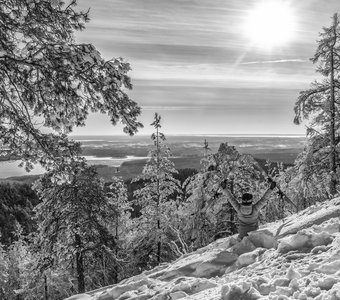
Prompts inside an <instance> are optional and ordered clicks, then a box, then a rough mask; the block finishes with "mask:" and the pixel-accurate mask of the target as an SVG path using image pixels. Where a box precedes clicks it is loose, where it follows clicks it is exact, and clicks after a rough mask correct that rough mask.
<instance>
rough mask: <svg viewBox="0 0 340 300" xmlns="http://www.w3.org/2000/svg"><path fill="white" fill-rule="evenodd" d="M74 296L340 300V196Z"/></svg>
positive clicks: (89, 299)
mask: <svg viewBox="0 0 340 300" xmlns="http://www.w3.org/2000/svg"><path fill="white" fill-rule="evenodd" d="M282 225H283V226H282ZM274 235H277V237H276V238H274ZM71 299H72V300H116V299H117V300H146V299H150V300H177V299H182V300H189V299H190V300H253V299H267V300H284V299H301V300H309V299H316V300H340V198H335V199H333V200H331V201H326V202H324V203H321V204H318V205H314V206H312V207H309V208H307V209H305V210H303V211H301V212H299V213H297V214H295V215H292V216H290V217H289V218H286V219H285V220H280V221H278V222H275V223H270V224H266V225H265V226H263V227H261V228H260V229H259V230H258V231H256V232H253V233H251V234H250V236H249V237H248V238H244V239H243V240H242V242H238V241H237V240H236V236H232V237H227V238H222V239H219V240H217V241H215V242H213V243H211V244H209V245H208V246H206V247H203V248H201V249H198V250H197V251H195V252H193V253H189V254H186V255H184V256H182V257H180V258H178V259H177V260H176V261H174V262H172V263H167V264H162V265H160V266H158V267H156V268H155V269H153V270H151V271H145V272H143V273H142V274H140V275H137V276H134V277H131V278H129V279H125V280H123V281H122V282H120V283H118V284H116V285H113V286H110V287H105V288H101V289H99V290H96V291H92V292H88V293H86V294H81V295H75V296H72V297H70V298H68V300H71Z"/></svg>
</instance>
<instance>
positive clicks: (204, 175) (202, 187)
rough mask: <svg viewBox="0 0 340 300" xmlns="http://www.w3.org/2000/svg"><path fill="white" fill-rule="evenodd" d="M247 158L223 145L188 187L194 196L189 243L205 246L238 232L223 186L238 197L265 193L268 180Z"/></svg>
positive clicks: (190, 205)
mask: <svg viewBox="0 0 340 300" xmlns="http://www.w3.org/2000/svg"><path fill="white" fill-rule="evenodd" d="M247 158H248V156H247V155H241V154H240V153H239V152H238V151H237V149H236V148H235V147H234V146H229V145H228V143H222V144H221V145H220V147H219V149H218V151H217V153H214V154H210V155H208V156H207V157H206V158H204V159H203V160H202V162H201V164H202V170H201V172H200V173H198V174H196V175H195V176H194V178H193V180H191V182H190V184H189V185H188V189H189V190H190V191H191V196H190V197H189V198H188V200H187V201H188V203H187V204H186V208H184V209H185V210H186V211H187V222H186V224H187V225H188V226H187V227H186V228H184V232H186V234H187V235H188V236H187V238H186V241H187V244H189V245H190V244H193V248H198V247H202V246H204V245H206V244H208V243H209V242H211V241H212V240H213V239H214V238H215V237H216V236H221V235H222V234H223V235H230V234H233V233H235V231H236V221H237V215H236V213H235V211H234V209H233V208H232V206H231V205H230V204H229V202H228V201H225V198H224V197H222V194H220V193H219V189H220V187H221V184H222V183H223V184H225V185H227V187H228V188H229V189H230V191H231V192H232V193H233V194H234V196H235V198H240V197H241V196H242V194H243V193H245V192H249V193H253V194H255V195H256V194H258V193H261V192H262V191H263V188H264V186H263V182H264V178H261V173H260V172H259V170H258V169H257V168H256V167H255V165H254V164H253V160H252V159H247Z"/></svg>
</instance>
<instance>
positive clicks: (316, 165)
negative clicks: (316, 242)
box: [294, 14, 340, 195]
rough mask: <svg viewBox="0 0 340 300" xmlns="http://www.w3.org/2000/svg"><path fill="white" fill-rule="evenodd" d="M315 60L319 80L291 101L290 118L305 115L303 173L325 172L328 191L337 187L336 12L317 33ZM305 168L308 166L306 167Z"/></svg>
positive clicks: (339, 56)
mask: <svg viewBox="0 0 340 300" xmlns="http://www.w3.org/2000/svg"><path fill="white" fill-rule="evenodd" d="M312 61H313V63H317V64H318V67H317V72H319V73H320V74H321V75H322V76H323V77H324V79H323V81H315V82H314V83H312V85H311V88H310V89H308V90H305V91H301V92H300V95H299V97H298V100H297V102H296V104H295V107H294V110H295V119H294V122H295V123H296V124H299V123H300V122H301V121H302V119H309V121H310V124H309V128H308V129H307V135H308V137H309V142H308V145H307V147H306V149H305V152H306V154H305V158H306V160H305V161H303V160H299V162H300V163H302V164H304V169H305V170H304V172H305V175H306V176H307V177H312V176H313V174H320V176H324V175H326V176H328V181H329V193H330V195H334V194H335V193H336V191H337V184H338V181H339V179H338V178H337V175H336V172H337V165H338V163H339V158H338V157H339V141H340V138H339V129H340V119H339V108H340V107H339V96H340V94H339V92H340V90H339V89H340V83H339V75H340V23H339V16H338V14H334V16H333V23H332V25H331V26H330V27H327V28H323V31H322V33H320V40H319V41H318V47H317V50H316V52H315V54H314V57H313V58H312ZM307 169H308V170H307Z"/></svg>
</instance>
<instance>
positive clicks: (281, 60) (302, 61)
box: [241, 58, 308, 65]
mask: <svg viewBox="0 0 340 300" xmlns="http://www.w3.org/2000/svg"><path fill="white" fill-rule="evenodd" d="M287 62H298V63H305V62H308V60H306V59H299V58H295V59H277V60H263V61H246V62H242V63H241V65H257V64H282V63H287Z"/></svg>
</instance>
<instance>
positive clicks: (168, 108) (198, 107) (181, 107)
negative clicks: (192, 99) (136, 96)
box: [142, 106, 204, 111]
mask: <svg viewBox="0 0 340 300" xmlns="http://www.w3.org/2000/svg"><path fill="white" fill-rule="evenodd" d="M202 109H204V107H203V106H142V110H148V111H150V110H151V111H164V110H166V111H174V110H179V111H184V110H202Z"/></svg>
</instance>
